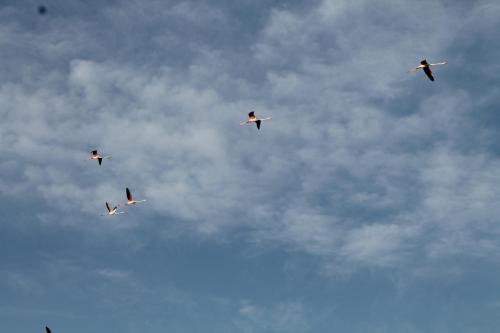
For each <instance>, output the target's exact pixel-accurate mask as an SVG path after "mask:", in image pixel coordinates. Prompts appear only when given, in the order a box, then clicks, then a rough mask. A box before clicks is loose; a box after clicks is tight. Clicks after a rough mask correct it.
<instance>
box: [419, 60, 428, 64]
mask: <svg viewBox="0 0 500 333" xmlns="http://www.w3.org/2000/svg"><path fill="white" fill-rule="evenodd" d="M428 64H429V63H428V62H427V59H424V60H422V61H421V62H420V65H428Z"/></svg>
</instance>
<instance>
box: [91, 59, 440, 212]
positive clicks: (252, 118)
mask: <svg viewBox="0 0 500 333" xmlns="http://www.w3.org/2000/svg"><path fill="white" fill-rule="evenodd" d="M447 63H448V61H443V62H438V63H435V64H430V63H428V62H427V60H426V59H424V60H422V61H421V62H420V65H419V66H418V67H416V68H414V69H412V70H410V71H409V72H417V71H419V70H423V71H424V73H425V74H426V75H427V77H428V78H429V80H431V81H434V76H433V75H432V71H431V66H440V65H446V64H447ZM271 119H272V118H271V117H266V118H258V117H257V116H256V115H255V111H251V112H250V113H248V119H247V120H244V121H241V122H240V125H246V124H251V123H255V125H256V126H257V129H258V130H260V126H261V123H262V122H263V121H266V120H271ZM108 158H111V156H110V155H101V154H100V153H99V151H98V150H97V149H95V150H93V151H92V156H91V157H90V159H92V160H97V161H98V162H99V165H101V164H102V161H103V160H105V159H108ZM125 193H126V194H127V203H126V205H127V206H130V205H135V204H137V203H141V202H146V200H144V199H143V200H135V199H134V197H133V196H132V193H131V192H130V190H129V189H128V188H126V189H125ZM118 207H120V205H117V206H114V207H112V206H110V205H109V203H108V202H106V209H107V210H108V212H107V213H106V214H103V216H105V215H118V214H123V213H124V212H123V211H119V210H118Z"/></svg>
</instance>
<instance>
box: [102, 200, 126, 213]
mask: <svg viewBox="0 0 500 333" xmlns="http://www.w3.org/2000/svg"><path fill="white" fill-rule="evenodd" d="M118 206H120V205H118ZM118 206H115V207H114V208H113V209H111V207H109V204H108V203H107V202H106V208H107V209H108V213H107V214H106V215H118V214H123V213H125V212H119V211H118ZM103 216H104V215H103Z"/></svg>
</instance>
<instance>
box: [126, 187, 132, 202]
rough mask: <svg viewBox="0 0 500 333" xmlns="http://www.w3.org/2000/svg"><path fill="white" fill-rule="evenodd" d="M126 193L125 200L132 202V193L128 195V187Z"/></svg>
mask: <svg viewBox="0 0 500 333" xmlns="http://www.w3.org/2000/svg"><path fill="white" fill-rule="evenodd" d="M126 192H127V200H128V201H132V200H133V199H132V193H130V190H129V189H128V187H127V189H126Z"/></svg>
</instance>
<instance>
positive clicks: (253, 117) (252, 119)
mask: <svg viewBox="0 0 500 333" xmlns="http://www.w3.org/2000/svg"><path fill="white" fill-rule="evenodd" d="M264 120H271V117H267V118H260V119H259V118H257V116H256V115H255V111H252V112H250V113H249V114H248V119H247V120H245V121H242V122H240V125H245V124H249V123H255V124H256V125H257V129H258V130H260V123H261V122H263V121H264Z"/></svg>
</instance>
